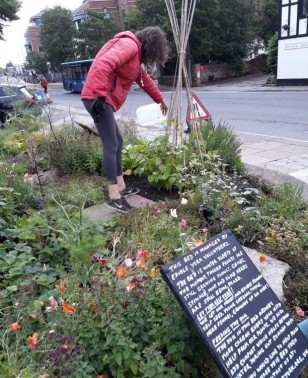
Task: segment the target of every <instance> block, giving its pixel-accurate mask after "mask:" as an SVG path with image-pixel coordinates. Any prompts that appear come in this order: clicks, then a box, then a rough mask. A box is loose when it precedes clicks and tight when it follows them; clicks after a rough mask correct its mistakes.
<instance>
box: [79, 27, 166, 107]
mask: <svg viewBox="0 0 308 378" xmlns="http://www.w3.org/2000/svg"><path fill="white" fill-rule="evenodd" d="M141 47H142V45H141V43H140V42H139V40H138V39H137V38H136V37H135V35H134V34H133V33H131V32H129V31H127V32H122V33H119V34H117V35H115V36H114V38H113V39H111V40H110V41H108V42H107V43H106V44H105V45H104V46H103V47H102V48H101V49H100V51H99V52H98V54H97V55H96V57H95V59H94V61H93V63H92V65H91V68H90V70H89V72H88V76H87V79H86V81H85V83H84V86H83V89H82V92H81V98H82V99H83V100H84V99H88V100H93V99H95V98H96V97H105V98H106V102H107V103H108V104H110V105H111V106H112V107H113V110H114V111H117V110H118V109H119V108H120V107H121V105H123V103H124V101H125V99H126V97H127V93H128V91H129V89H130V88H131V86H132V84H133V83H134V82H136V83H137V84H139V86H140V87H141V88H142V89H143V90H144V91H145V92H146V93H147V94H148V95H149V96H150V97H151V98H152V99H153V101H155V102H157V103H158V104H159V103H161V102H162V100H163V95H162V94H161V92H160V91H159V89H158V88H157V86H156V85H155V83H154V82H153V80H152V79H151V78H150V77H149V75H148V74H147V73H146V72H145V71H144V69H143V68H142V66H141Z"/></svg>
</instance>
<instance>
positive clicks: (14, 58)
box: [0, 0, 82, 68]
mask: <svg viewBox="0 0 308 378" xmlns="http://www.w3.org/2000/svg"><path fill="white" fill-rule="evenodd" d="M0 1H1V0H0ZM21 2H22V7H21V9H20V11H19V12H18V17H19V20H17V21H13V22H10V23H7V24H6V25H7V26H5V27H4V35H3V36H4V39H5V41H0V67H3V68H4V67H5V66H6V63H8V62H10V61H11V62H13V63H14V64H22V63H24V61H25V57H26V50H25V47H24V45H25V37H24V34H25V32H26V30H27V27H28V25H29V20H30V18H31V17H32V16H34V15H35V14H37V13H39V12H40V11H41V10H43V9H44V8H46V7H47V4H48V7H49V8H53V7H54V6H55V5H61V7H62V8H67V9H71V10H74V9H76V8H78V7H79V6H80V5H81V4H82V0H48V1H47V0H46V3H45V2H44V0H43V1H40V0H21Z"/></svg>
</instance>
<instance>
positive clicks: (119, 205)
mask: <svg viewBox="0 0 308 378" xmlns="http://www.w3.org/2000/svg"><path fill="white" fill-rule="evenodd" d="M106 205H107V206H108V207H110V208H111V209H116V210H118V211H120V212H121V213H127V212H128V210H131V209H132V208H133V207H132V206H131V205H130V204H129V203H128V202H127V201H126V199H125V198H123V197H121V198H119V199H109V200H108V201H107V202H106Z"/></svg>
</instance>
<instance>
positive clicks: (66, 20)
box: [40, 6, 76, 71]
mask: <svg viewBox="0 0 308 378" xmlns="http://www.w3.org/2000/svg"><path fill="white" fill-rule="evenodd" d="M42 22H43V25H42V27H41V32H40V35H41V42H42V46H43V48H44V52H45V54H46V58H47V61H48V62H49V63H50V67H51V69H52V70H55V71H59V69H60V65H61V63H62V62H67V61H70V60H74V59H75V54H74V38H75V34H76V30H75V28H74V25H73V22H72V13H71V11H70V10H68V9H65V8H62V7H60V6H56V7H54V8H52V9H49V10H48V11H47V12H46V13H44V14H43V16H42Z"/></svg>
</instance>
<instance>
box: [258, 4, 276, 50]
mask: <svg viewBox="0 0 308 378" xmlns="http://www.w3.org/2000/svg"><path fill="white" fill-rule="evenodd" d="M278 21H279V2H278V1H277V0H263V4H262V18H261V19H260V22H259V25H258V29H257V30H258V34H259V37H260V38H261V39H262V40H263V42H264V45H265V46H267V45H268V43H269V40H270V39H271V37H272V36H273V34H274V33H275V32H277V31H278V24H279V22H278Z"/></svg>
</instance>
